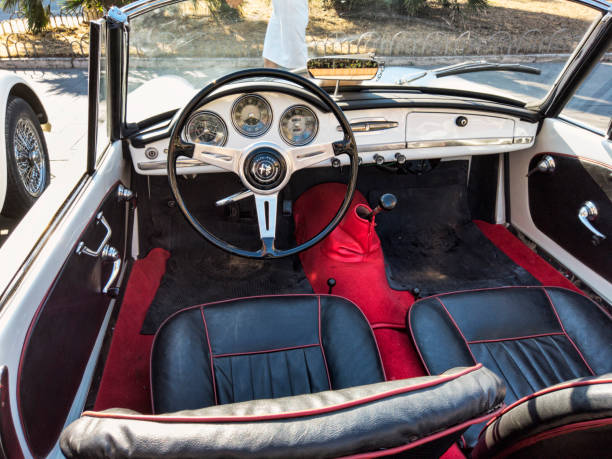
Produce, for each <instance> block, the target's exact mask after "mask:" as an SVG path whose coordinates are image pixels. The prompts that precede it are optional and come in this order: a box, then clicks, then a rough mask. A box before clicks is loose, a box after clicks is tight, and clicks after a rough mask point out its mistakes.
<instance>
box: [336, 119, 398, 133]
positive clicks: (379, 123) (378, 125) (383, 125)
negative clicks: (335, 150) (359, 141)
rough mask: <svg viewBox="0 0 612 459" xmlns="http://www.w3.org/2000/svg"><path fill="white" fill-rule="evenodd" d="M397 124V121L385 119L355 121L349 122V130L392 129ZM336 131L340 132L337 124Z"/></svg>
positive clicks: (340, 129)
mask: <svg viewBox="0 0 612 459" xmlns="http://www.w3.org/2000/svg"><path fill="white" fill-rule="evenodd" d="M398 126H399V123H398V122H397V121H387V120H371V121H357V122H354V123H351V130H352V131H353V132H372V131H384V130H385V129H393V128H396V127H398ZM336 130H337V131H338V132H342V128H341V127H340V126H338V127H337V128H336Z"/></svg>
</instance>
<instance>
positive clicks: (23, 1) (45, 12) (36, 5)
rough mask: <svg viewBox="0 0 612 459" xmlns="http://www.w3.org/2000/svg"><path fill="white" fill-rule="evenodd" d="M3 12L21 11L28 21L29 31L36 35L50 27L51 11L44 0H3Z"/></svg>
mask: <svg viewBox="0 0 612 459" xmlns="http://www.w3.org/2000/svg"><path fill="white" fill-rule="evenodd" d="M2 9H3V10H7V9H8V10H13V11H20V12H21V13H23V15H24V16H25V18H26V19H27V20H28V29H29V30H30V31H32V32H34V33H40V32H42V31H43V30H44V29H45V27H47V25H49V17H50V16H51V10H50V8H49V6H47V7H46V8H45V7H44V6H43V4H42V0H2Z"/></svg>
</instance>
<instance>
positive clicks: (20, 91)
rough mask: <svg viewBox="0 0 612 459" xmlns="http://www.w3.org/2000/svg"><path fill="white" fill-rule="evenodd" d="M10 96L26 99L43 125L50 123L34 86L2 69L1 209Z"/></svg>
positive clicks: (5, 179) (0, 80)
mask: <svg viewBox="0 0 612 459" xmlns="http://www.w3.org/2000/svg"><path fill="white" fill-rule="evenodd" d="M10 96H17V97H21V98H22V99H24V100H25V101H26V102H27V103H28V104H29V105H30V107H32V109H33V110H34V113H36V115H37V116H38V120H39V121H40V124H41V125H45V124H47V123H48V119H47V112H46V111H45V109H44V107H43V105H42V103H41V101H40V97H39V96H38V95H37V94H36V91H34V89H33V88H32V86H31V85H30V84H28V83H27V82H26V81H25V80H24V79H23V78H21V77H19V76H17V75H15V74H14V73H12V72H8V71H0V139H2V141H0V209H1V208H2V206H3V205H4V199H5V197H6V184H7V164H6V142H5V141H4V139H5V132H4V130H5V125H6V105H7V102H8V99H9V97H10Z"/></svg>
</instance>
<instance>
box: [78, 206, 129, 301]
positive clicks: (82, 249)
mask: <svg viewBox="0 0 612 459" xmlns="http://www.w3.org/2000/svg"><path fill="white" fill-rule="evenodd" d="M98 224H101V225H102V226H104V228H105V229H106V234H105V235H104V238H103V239H102V242H100V245H98V248H97V249H96V250H92V249H90V248H89V247H87V246H86V245H85V242H83V241H81V242H79V244H78V245H77V248H76V253H77V254H78V255H88V256H90V257H94V258H101V259H102V260H103V261H112V262H113V269H112V271H111V273H110V276H109V277H108V280H107V281H106V284H105V285H104V287H103V288H102V293H104V294H105V295H108V296H110V297H111V298H116V297H117V296H118V295H119V288H117V287H112V285H113V284H114V283H115V281H116V280H117V276H119V272H120V271H121V257H120V256H119V251H118V250H117V249H116V248H114V247H113V246H111V245H110V244H109V243H108V242H109V241H110V238H111V236H112V235H113V231H112V230H111V227H110V225H109V224H108V222H107V221H106V218H104V215H103V214H102V212H99V213H98V215H96V225H98Z"/></svg>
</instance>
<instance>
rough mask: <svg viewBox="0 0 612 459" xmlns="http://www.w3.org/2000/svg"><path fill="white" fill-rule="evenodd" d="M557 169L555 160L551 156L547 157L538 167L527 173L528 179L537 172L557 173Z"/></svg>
mask: <svg viewBox="0 0 612 459" xmlns="http://www.w3.org/2000/svg"><path fill="white" fill-rule="evenodd" d="M556 167H557V164H556V163H555V158H553V157H552V156H550V155H546V156H544V157H543V158H542V159H541V160H540V162H538V165H537V166H536V167H534V168H533V169H531V170H530V171H529V172H527V177H529V176H530V175H532V174H534V173H535V172H543V173H545V174H552V173H553V172H554V171H555V169H556Z"/></svg>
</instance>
